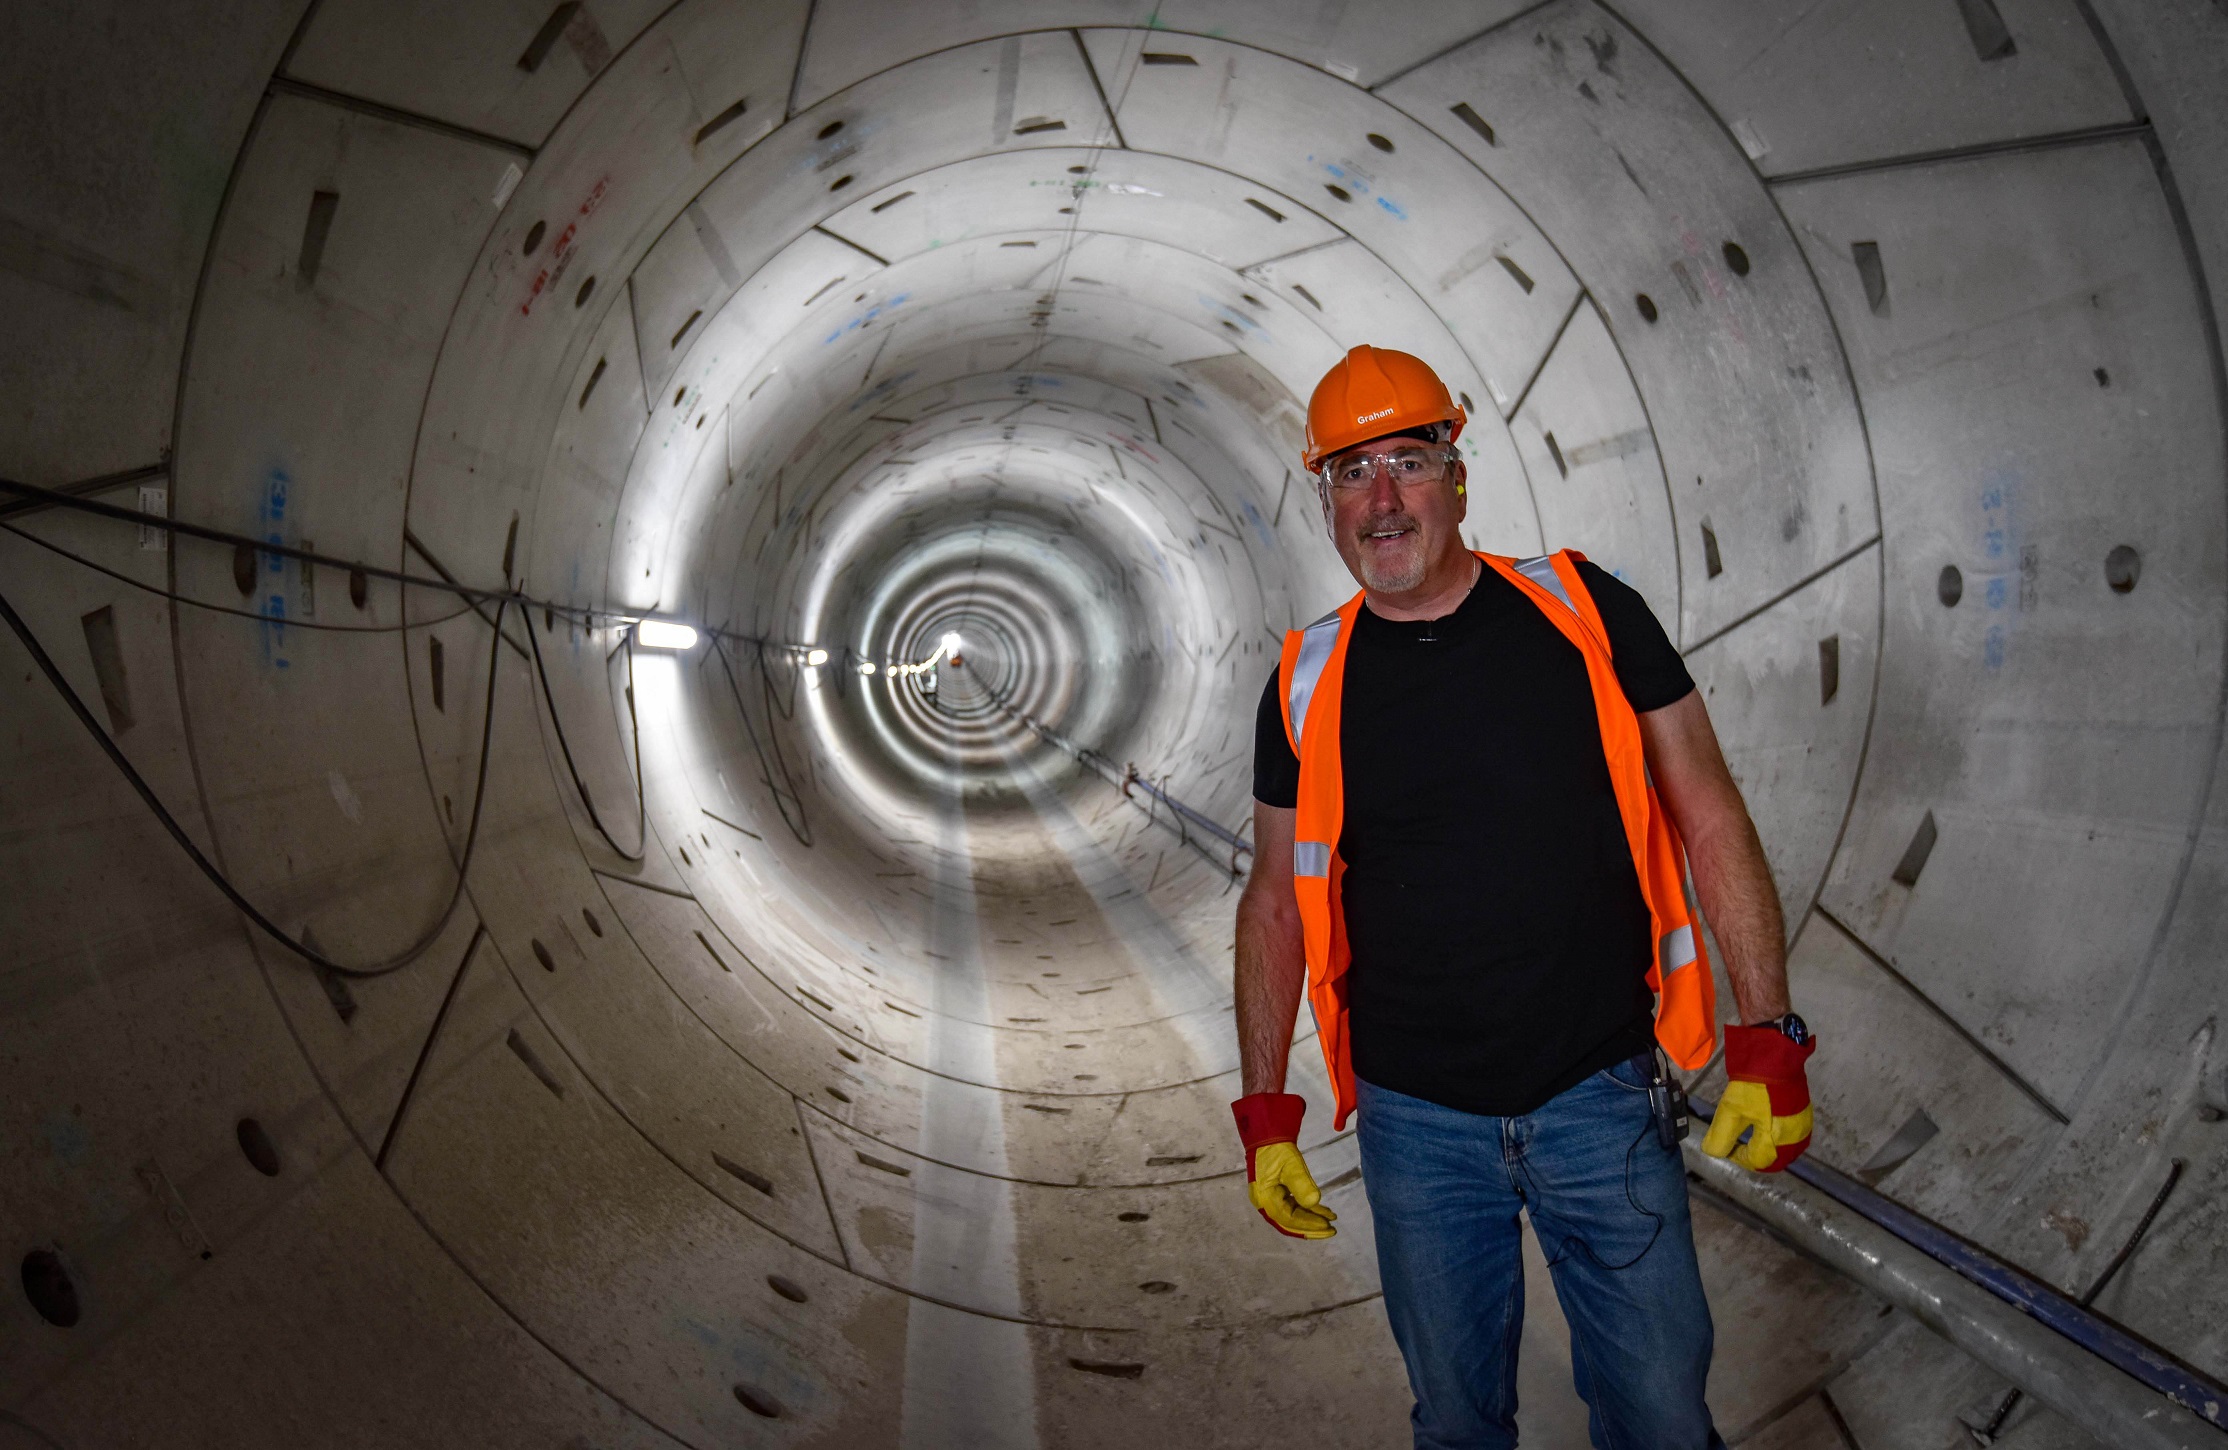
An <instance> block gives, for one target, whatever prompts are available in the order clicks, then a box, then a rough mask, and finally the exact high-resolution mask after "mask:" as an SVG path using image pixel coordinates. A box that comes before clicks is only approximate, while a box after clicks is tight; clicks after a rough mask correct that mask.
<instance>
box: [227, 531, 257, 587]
mask: <svg viewBox="0 0 2228 1450" xmlns="http://www.w3.org/2000/svg"><path fill="white" fill-rule="evenodd" d="M232 587H233V588H235V589H237V590H239V591H240V597H241V598H242V599H245V598H247V597H248V596H249V595H251V594H253V593H254V592H255V550H254V549H253V548H252V547H250V546H249V545H246V544H236V545H234V546H233V549H232Z"/></svg>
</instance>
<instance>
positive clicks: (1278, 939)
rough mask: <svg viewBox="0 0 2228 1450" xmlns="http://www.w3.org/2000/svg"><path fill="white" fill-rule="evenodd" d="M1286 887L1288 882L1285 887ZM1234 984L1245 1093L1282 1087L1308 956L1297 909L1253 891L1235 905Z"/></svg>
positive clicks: (1304, 980) (1271, 1090)
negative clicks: (1291, 908) (1236, 916)
mask: <svg viewBox="0 0 2228 1450" xmlns="http://www.w3.org/2000/svg"><path fill="white" fill-rule="evenodd" d="M1287 889H1289V888H1287ZM1237 945H1238V950H1237V965H1236V975H1235V980H1234V986H1235V987H1236V991H1237V999H1238V1062H1239V1070H1240V1075H1241V1077H1242V1079H1243V1082H1244V1091H1245V1092H1247V1093H1273V1092H1282V1091H1283V1090H1284V1070H1285V1064H1286V1060H1287V1059H1288V1058H1289V1057H1290V1056H1291V1052H1292V1026H1293V1023H1294V1022H1296V1021H1297V1020H1298V1018H1299V1011H1300V990H1301V988H1302V987H1303V986H1305V985H1306V982H1307V961H1306V956H1305V952H1304V948H1303V946H1302V944H1301V939H1300V921H1299V912H1298V911H1297V909H1293V910H1282V909H1279V907H1278V906H1277V905H1276V904H1274V903H1270V902H1266V901H1263V900H1262V899H1261V898H1259V897H1257V896H1255V895H1254V893H1253V890H1252V889H1251V888H1250V887H1249V888H1248V891H1247V899H1246V900H1244V901H1242V902H1240V903H1239V906H1238V944H1237Z"/></svg>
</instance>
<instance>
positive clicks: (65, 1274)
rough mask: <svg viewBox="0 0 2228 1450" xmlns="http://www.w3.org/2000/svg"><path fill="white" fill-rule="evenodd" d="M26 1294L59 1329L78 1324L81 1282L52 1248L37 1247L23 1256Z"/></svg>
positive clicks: (40, 1313)
mask: <svg viewBox="0 0 2228 1450" xmlns="http://www.w3.org/2000/svg"><path fill="white" fill-rule="evenodd" d="M23 1294H24V1297H25V1298H27V1299H29V1300H30V1301H31V1307H32V1308H33V1309H36V1310H38V1311H39V1317H40V1318H41V1319H44V1320H45V1321H46V1322H47V1323H49V1324H51V1325H53V1326H54V1327H56V1328H57V1329H68V1328H69V1327H71V1326H72V1325H74V1324H76V1323H77V1320H78V1305H77V1285H76V1284H75V1283H73V1282H72V1281H71V1279H70V1271H69V1270H68V1269H67V1268H65V1267H63V1264H62V1258H61V1255H59V1254H57V1253H55V1252H54V1251H53V1250H52V1249H33V1250H31V1252H29V1253H28V1254H25V1255H24V1256H23Z"/></svg>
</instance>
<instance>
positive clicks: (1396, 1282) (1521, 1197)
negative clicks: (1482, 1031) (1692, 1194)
mask: <svg viewBox="0 0 2228 1450" xmlns="http://www.w3.org/2000/svg"><path fill="white" fill-rule="evenodd" d="M1356 1088H1357V1091H1358V1093H1359V1104H1360V1109H1361V1128H1360V1133H1361V1161H1362V1182H1363V1185H1364V1186H1365V1188H1366V1189H1367V1190H1368V1193H1369V1207H1370V1213H1371V1215H1372V1216H1373V1217H1374V1219H1375V1220H1376V1226H1377V1267H1378V1272H1379V1274H1380V1275H1381V1277H1382V1279H1383V1281H1384V1286H1385V1312H1386V1314H1387V1315H1388V1316H1389V1317H1390V1318H1391V1320H1392V1331H1393V1338H1394V1339H1395V1340H1396V1341H1398V1342H1399V1345H1400V1353H1401V1356H1402V1358H1404V1359H1406V1360H1407V1362H1408V1383H1409V1385H1410V1387H1411V1388H1412V1389H1414V1391H1415V1395H1416V1408H1415V1411H1414V1413H1413V1415H1412V1416H1411V1418H1412V1419H1413V1421H1414V1423H1415V1434H1416V1450H1487V1447H1492V1450H1503V1447H1508V1446H1513V1445H1515V1444H1516V1347H1517V1337H1518V1331H1519V1329H1520V1327H1521V1326H1522V1324H1523V1322H1524V1261H1523V1252H1522V1238H1521V1233H1522V1230H1521V1228H1520V1227H1519V1226H1518V1224H1517V1221H1516V1219H1517V1212H1518V1210H1520V1209H1521V1210H1523V1211H1525V1212H1527V1213H1529V1214H1530V1216H1531V1220H1532V1231H1533V1233H1534V1234H1535V1235H1537V1237H1538V1238H1539V1242H1540V1248H1541V1250H1542V1251H1543V1252H1544V1253H1545V1254H1546V1256H1547V1262H1548V1265H1549V1267H1550V1269H1551V1270H1552V1271H1553V1273H1554V1277H1555V1297H1556V1298H1557V1299H1558V1300H1560V1301H1561V1302H1562V1306H1563V1317H1564V1318H1566V1319H1567V1320H1569V1321H1570V1341H1571V1342H1570V1361H1571V1375H1572V1378H1573V1379H1574V1380H1576V1382H1577V1386H1578V1393H1579V1396H1580V1397H1581V1398H1582V1399H1584V1400H1585V1402H1586V1405H1587V1408H1588V1410H1589V1412H1590V1413H1589V1416H1588V1420H1589V1429H1590V1431H1591V1435H1592V1439H1593V1443H1594V1445H1595V1446H1596V1447H1597V1450H1721V1447H1723V1445H1724V1443H1725V1442H1724V1441H1723V1440H1722V1439H1720V1438H1719V1437H1718V1433H1717V1430H1716V1428H1715V1426H1713V1425H1712V1424H1711V1421H1710V1411H1709V1407H1708V1406H1707V1405H1705V1404H1704V1403H1703V1402H1702V1389H1703V1385H1704V1383H1705V1382H1706V1381H1707V1380H1708V1378H1709V1372H1710V1344H1711V1329H1710V1306H1709V1303H1708V1301H1707V1300H1705V1299H1704V1298H1703V1295H1702V1277H1701V1273H1700V1271H1699V1269H1698V1268H1697V1266H1696V1264H1695V1259H1694V1229H1693V1223H1692V1220H1691V1219H1690V1218H1689V1217H1688V1214H1687V1197H1686V1171H1685V1168H1684V1167H1683V1165H1682V1164H1681V1162H1680V1158H1679V1152H1678V1150H1677V1149H1676V1148H1673V1149H1669V1150H1666V1149H1665V1148H1664V1147H1663V1145H1662V1143H1661V1141H1660V1140H1659V1139H1658V1138H1657V1137H1656V1130H1655V1118H1654V1115H1653V1114H1652V1113H1651V1112H1650V1111H1649V1109H1648V1075H1647V1073H1646V1072H1645V1071H1644V1070H1643V1069H1642V1068H1641V1067H1640V1066H1639V1064H1638V1063H1637V1062H1627V1063H1619V1064H1618V1065H1617V1066H1615V1067H1611V1068H1607V1069H1604V1070H1603V1071H1601V1072H1597V1073H1595V1074H1594V1075H1593V1076H1592V1077H1589V1078H1587V1079H1586V1080H1585V1081H1584V1082H1581V1083H1580V1084H1578V1085H1577V1086H1576V1087H1574V1088H1571V1089H1570V1090H1569V1091H1567V1092H1564V1093H1561V1094H1559V1095H1557V1096H1556V1097H1555V1098H1553V1099H1551V1100H1550V1101H1549V1102H1548V1103H1547V1104H1546V1105H1545V1106H1544V1107H1542V1108H1540V1109H1539V1110H1538V1111H1536V1112H1531V1113H1526V1114H1525V1115H1523V1116H1522V1117H1515V1118H1492V1117H1484V1116H1481V1115H1479V1114H1476V1113H1465V1112H1460V1111H1458V1110H1456V1109H1454V1108H1445V1107H1441V1106H1439V1105H1438V1104H1436V1103H1428V1102H1425V1101H1424V1100H1423V1099H1421V1098H1412V1097H1409V1096H1407V1095H1406V1094H1404V1093H1396V1092H1393V1091H1391V1090H1390V1089H1387V1088H1381V1087H1374V1086H1372V1085H1371V1084H1369V1083H1366V1082H1363V1083H1357V1084H1356Z"/></svg>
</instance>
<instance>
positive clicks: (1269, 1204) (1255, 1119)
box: [1230, 1093, 1338, 1239]
mask: <svg viewBox="0 0 2228 1450" xmlns="http://www.w3.org/2000/svg"><path fill="white" fill-rule="evenodd" d="M1306 1112H1307V1099H1306V1098H1303V1097H1301V1096H1300V1095H1299V1094H1297V1093H1251V1094H1248V1095H1247V1096H1245V1097H1242V1098H1240V1099H1238V1100H1237V1101H1236V1102H1234V1103H1232V1104H1231V1105H1230V1113H1231V1116H1233V1117H1235V1118H1236V1119H1237V1120H1238V1137H1239V1138H1240V1139H1241V1140H1242V1141H1243V1142H1244V1143H1245V1145H1246V1193H1247V1195H1248V1196H1249V1197H1251V1198H1252V1200H1253V1206H1254V1207H1255V1208H1257V1209H1259V1210H1260V1211H1261V1216H1262V1217H1263V1218H1265V1219H1267V1220H1268V1221H1269V1227H1271V1228H1273V1229H1275V1230H1276V1231H1277V1232H1278V1233H1280V1234H1286V1235H1289V1236H1290V1237H1292V1238H1296V1239H1327V1238H1329V1237H1330V1236H1331V1235H1333V1234H1335V1233H1337V1232H1338V1230H1337V1229H1335V1228H1332V1227H1331V1220H1332V1219H1334V1218H1337V1217H1338V1215H1337V1214H1335V1213H1333V1212H1331V1211H1330V1210H1329V1209H1328V1208H1325V1207H1324V1206H1323V1191H1322V1190H1321V1189H1319V1188H1317V1187H1316V1186H1315V1177H1314V1175H1313V1174H1311V1173H1309V1172H1308V1171H1307V1160H1306V1159H1305V1158H1302V1157H1301V1156H1300V1145H1299V1141H1298V1140H1299V1136H1300V1118H1301V1117H1302V1115H1304V1114H1305V1113H1306Z"/></svg>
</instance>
